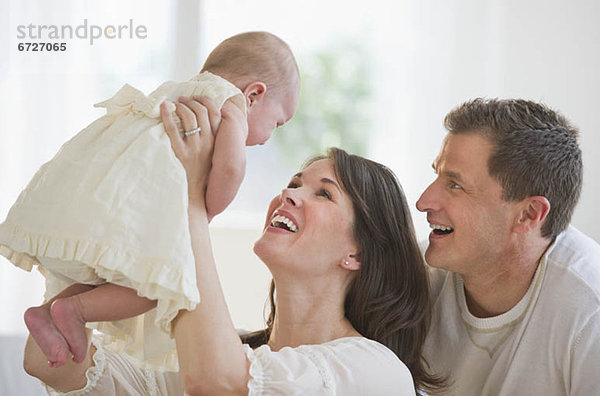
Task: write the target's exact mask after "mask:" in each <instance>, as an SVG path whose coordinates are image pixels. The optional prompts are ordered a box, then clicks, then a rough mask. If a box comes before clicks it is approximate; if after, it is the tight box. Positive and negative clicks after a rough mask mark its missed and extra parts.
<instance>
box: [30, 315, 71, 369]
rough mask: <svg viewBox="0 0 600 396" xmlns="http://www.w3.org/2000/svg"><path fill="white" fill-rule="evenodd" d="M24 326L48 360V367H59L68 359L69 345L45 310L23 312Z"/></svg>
mask: <svg viewBox="0 0 600 396" xmlns="http://www.w3.org/2000/svg"><path fill="white" fill-rule="evenodd" d="M24 319H25V324H26V325H27V328H28V329H29V332H30V333H31V336H32V337H33V339H34V340H35V342H36V343H37V344H38V346H39V347H40V349H41V350H42V352H43V353H44V355H46V357H47V358H48V364H49V365H50V367H60V366H62V365H63V364H65V363H66V362H67V359H68V358H69V354H70V352H69V345H68V344H67V341H66V340H65V338H64V337H63V336H62V334H60V331H59V330H58V329H57V328H56V326H54V323H52V317H51V316H50V312H48V309H47V308H44V307H32V308H29V309H28V310H27V311H25V315H24Z"/></svg>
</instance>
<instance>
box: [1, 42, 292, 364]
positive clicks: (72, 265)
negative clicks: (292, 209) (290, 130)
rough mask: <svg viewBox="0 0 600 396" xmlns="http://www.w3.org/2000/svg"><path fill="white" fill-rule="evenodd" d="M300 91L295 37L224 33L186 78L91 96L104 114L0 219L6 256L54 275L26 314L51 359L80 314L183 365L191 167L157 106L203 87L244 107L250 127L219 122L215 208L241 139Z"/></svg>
mask: <svg viewBox="0 0 600 396" xmlns="http://www.w3.org/2000/svg"><path fill="white" fill-rule="evenodd" d="M299 90H300V77H299V73H298V66H297V64H296V61H295V59H294V56H293V54H292V52H291V50H290V48H289V47H288V46H287V44H285V43H284V42H283V41H282V40H281V39H279V38H278V37H276V36H274V35H272V34H270V33H265V32H249V33H243V34H239V35H236V36H233V37H231V38H229V39H227V40H225V41H223V42H222V43H221V44H219V45H218V46H217V47H216V48H215V49H214V50H213V51H212V53H211V54H210V55H209V57H208V59H207V60H206V62H205V64H204V66H203V68H202V71H201V72H200V74H199V75H197V76H195V77H194V78H192V79H191V80H190V81H187V82H183V83H173V82H168V83H165V84H163V85H161V86H160V87H159V88H158V89H156V90H155V91H154V92H153V93H152V94H150V95H149V96H145V95H144V94H143V93H141V92H140V91H138V90H136V89H134V88H133V87H131V86H129V85H125V86H124V87H123V88H121V89H120V90H119V91H118V92H117V94H115V96H114V97H113V98H111V99H109V100H107V101H105V102H102V103H99V104H98V105H97V106H100V107H105V108H106V109H107V115H105V116H103V117H101V118H99V119H98V120H96V121H95V122H93V123H92V124H90V125H89V126H88V127H87V128H85V129H84V130H83V131H81V132H80V133H78V134H77V135H76V136H75V137H74V138H72V139H71V140H70V141H68V142H67V143H65V144H64V145H63V147H62V148H61V149H60V151H59V152H58V153H57V154H56V156H55V157H54V158H53V159H52V160H51V161H50V162H48V163H46V164H44V165H43V166H42V167H41V168H40V170H39V171H38V172H37V173H36V175H35V176H34V178H33V179H32V181H31V182H30V183H29V185H28V186H27V187H26V188H25V190H24V191H23V192H22V193H21V195H20V196H19V198H18V200H17V202H16V203H15V204H14V205H13V207H12V208H11V210H10V212H9V214H8V216H7V219H6V221H5V222H4V223H2V224H0V254H2V255H3V256H5V257H7V258H8V259H9V260H10V261H11V262H12V263H13V264H15V265H16V266H18V267H21V268H23V269H25V270H27V271H30V270H31V269H32V267H33V265H37V266H38V269H39V270H40V272H42V274H43V275H44V276H45V277H46V295H45V299H46V301H47V302H46V303H45V304H43V305H41V306H39V307H33V308H30V309H28V310H27V311H26V313H25V323H26V325H27V327H28V329H29V331H30V332H31V335H32V336H33V338H34V339H35V341H36V342H37V344H38V345H39V346H40V349H41V350H42V352H43V353H44V354H45V355H46V356H47V358H48V362H49V364H50V365H51V366H53V367H57V366H60V365H62V364H64V363H65V362H66V361H67V359H68V358H69V355H70V354H72V355H73V360H75V361H76V362H80V361H82V360H83V359H84V357H85V356H86V354H87V350H88V348H89V340H88V337H87V334H86V331H85V324H86V323H87V322H99V323H95V324H94V327H95V328H96V329H98V330H99V331H101V332H102V333H103V337H102V338H103V342H104V343H105V344H106V345H107V346H108V347H109V348H111V349H112V350H114V351H116V352H119V353H124V354H126V355H127V356H128V357H130V359H131V360H133V361H134V362H135V363H137V364H138V365H140V366H142V367H147V368H153V369H162V370H170V371H176V370H177V369H178V367H177V355H176V351H175V345H174V342H173V340H172V339H171V338H170V337H169V335H170V334H169V333H170V323H171V321H172V319H173V318H174V317H175V316H176V315H177V312H178V311H179V310H181V309H193V308H194V307H195V306H196V304H198V302H199V301H200V297H199V292H198V290H197V287H196V277H195V265H194V258H193V255H192V248H191V240H190V235H189V229H188V222H187V221H188V220H187V184H186V176H185V171H184V170H183V167H182V166H181V164H180V163H179V161H178V160H177V158H176V157H175V155H174V153H173V151H172V150H171V146H170V142H169V139H168V137H167V135H166V134H165V131H164V128H163V125H162V123H161V121H160V118H159V117H160V105H161V103H162V102H164V101H177V100H178V98H180V97H191V96H203V97H207V98H209V99H210V100H212V101H213V102H214V103H215V104H216V105H217V106H218V107H219V108H221V107H222V106H224V104H225V105H227V106H232V105H233V106H236V107H237V108H238V109H239V110H240V111H242V112H243V113H244V114H245V115H246V120H247V125H248V128H247V129H246V128H243V130H234V129H235V128H236V127H233V126H231V124H228V123H225V122H223V123H221V125H220V126H218V128H217V130H216V135H215V140H214V151H213V157H212V167H211V170H210V173H209V178H208V182H207V187H206V206H207V211H208V214H209V216H210V217H211V218H212V217H213V216H215V215H217V214H218V213H220V212H222V211H223V210H224V209H225V208H226V207H227V206H228V205H229V204H230V203H231V201H232V200H233V198H234V197H235V195H236V193H237V191H238V188H239V186H240V184H241V182H242V179H243V177H244V171H245V151H244V146H251V145H256V144H263V143H265V142H266V141H267V140H268V139H269V138H270V136H271V134H272V132H273V130H274V129H275V128H277V127H278V126H281V125H282V124H284V123H285V122H287V121H288V120H289V119H290V118H291V117H292V116H293V115H294V113H295V111H296V108H297V105H298V98H299ZM226 102H227V103H226ZM171 107H172V109H174V108H175V106H172V105H171ZM246 131H247V132H246ZM181 132H182V134H183V135H184V136H185V137H188V138H189V136H192V135H193V134H195V133H211V131H201V130H199V128H195V129H192V130H189V131H181ZM69 285H72V286H70V287H68V288H66V287H67V286H69ZM65 288H66V289H65ZM63 289H65V290H64V291H62V292H60V291H61V290H63ZM59 292H60V294H59ZM154 307H156V309H152V308H154Z"/></svg>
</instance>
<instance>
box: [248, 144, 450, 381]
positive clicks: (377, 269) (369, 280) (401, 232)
mask: <svg viewBox="0 0 600 396" xmlns="http://www.w3.org/2000/svg"><path fill="white" fill-rule="evenodd" d="M320 159H329V160H331V161H332V162H333V165H334V170H335V174H336V177H337V179H338V181H339V182H340V183H341V185H342V188H343V189H344V190H345V191H346V192H347V193H348V195H349V196H350V198H351V200H352V203H353V207H354V215H355V220H354V238H355V239H356V241H357V243H358V245H359V249H360V262H361V267H360V270H358V271H357V274H356V276H355V278H354V279H353V280H352V282H351V283H350V285H349V287H348V292H347V294H346V300H345V302H344V309H345V316H346V318H347V319H348V320H349V321H350V323H352V326H354V328H355V329H356V330H357V331H358V332H360V333H361V334H362V335H363V336H365V337H367V338H369V339H372V340H375V341H377V342H380V343H381V344H383V345H385V346H386V347H388V348H389V349H391V350H392V351H393V352H394V353H395V354H396V355H397V356H398V357H399V358H400V360H402V362H404V364H406V366H407V367H408V368H409V369H410V372H411V374H412V376H413V380H414V383H415V388H416V389H424V390H430V391H431V390H436V389H438V388H439V387H440V386H442V385H443V379H441V378H440V377H436V376H434V375H431V374H430V373H428V372H427V369H426V362H425V361H424V359H423V357H422V353H421V352H422V346H423V343H424V341H425V337H426V335H427V330H428V326H429V319H430V302H429V287H428V281H427V272H426V268H425V262H424V260H423V257H422V255H421V252H420V250H419V247H418V244H417V241H416V237H415V233H414V228H413V224H412V219H411V216H410V211H409V209H408V205H407V202H406V198H405V196H404V192H403V191H402V188H401V187H400V184H399V183H398V180H397V179H396V176H395V175H394V173H393V172H392V171H391V170H390V169H388V168H387V167H385V166H383V165H381V164H378V163H376V162H374V161H370V160H368V159H365V158H362V157H359V156H356V155H351V154H348V153H346V152H345V151H344V150H341V149H338V148H331V149H329V151H328V153H327V156H318V157H314V158H312V159H310V160H309V161H307V163H306V165H305V167H306V166H308V165H310V164H311V163H313V162H315V161H317V160H320ZM274 294H275V284H274V282H271V290H270V305H271V311H270V314H269V318H268V320H267V328H266V329H264V330H260V331H257V332H254V333H250V334H247V335H245V336H242V337H241V338H242V341H243V342H245V343H248V344H249V345H250V346H251V347H253V348H255V347H258V346H260V345H263V344H265V343H267V342H268V340H269V336H270V334H271V330H272V328H273V322H274V319H275V312H276V306H275V298H274Z"/></svg>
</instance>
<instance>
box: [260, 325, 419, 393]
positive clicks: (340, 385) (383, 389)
mask: <svg viewBox="0 0 600 396" xmlns="http://www.w3.org/2000/svg"><path fill="white" fill-rule="evenodd" d="M255 353H256V354H258V355H263V358H264V357H265V356H264V355H272V356H271V358H273V359H275V360H278V361H280V362H286V363H289V366H288V369H289V368H292V367H294V366H297V362H298V361H299V360H306V361H307V362H309V363H310V365H311V366H313V367H315V368H316V371H317V372H318V377H320V378H321V380H322V382H323V384H325V387H326V388H329V389H335V390H336V391H335V392H334V394H374V395H379V394H382V395H383V394H400V395H404V394H406V395H414V385H413V380H412V376H411V374H410V371H409V370H408V368H407V367H406V365H405V364H404V363H403V362H402V361H401V360H400V359H399V358H398V357H397V356H396V354H394V352H392V351H391V350H390V349H389V348H387V347H386V346H385V345H383V344H381V343H379V342H377V341H373V340H370V339H368V338H364V337H345V338H339V339H336V340H333V341H329V342H326V343H323V344H316V345H302V346H299V347H296V348H290V347H286V348H282V349H281V350H279V351H277V352H273V351H271V350H270V349H269V347H268V346H265V345H264V346H262V347H260V348H258V349H256V351H255ZM273 355H276V356H273ZM269 360H271V359H269ZM286 365H287V364H286ZM292 370H293V369H292ZM293 371H295V370H293Z"/></svg>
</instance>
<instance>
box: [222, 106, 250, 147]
mask: <svg viewBox="0 0 600 396" xmlns="http://www.w3.org/2000/svg"><path fill="white" fill-rule="evenodd" d="M221 116H222V121H223V123H228V124H229V125H228V127H230V128H232V130H235V131H240V132H241V133H242V134H243V135H244V141H246V138H247V137H248V120H247V118H246V114H244V112H243V111H242V109H240V108H239V107H238V106H237V105H236V104H235V103H234V102H233V101H232V100H231V99H228V100H227V101H226V102H225V103H224V104H223V107H221Z"/></svg>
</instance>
